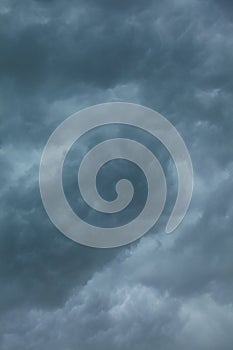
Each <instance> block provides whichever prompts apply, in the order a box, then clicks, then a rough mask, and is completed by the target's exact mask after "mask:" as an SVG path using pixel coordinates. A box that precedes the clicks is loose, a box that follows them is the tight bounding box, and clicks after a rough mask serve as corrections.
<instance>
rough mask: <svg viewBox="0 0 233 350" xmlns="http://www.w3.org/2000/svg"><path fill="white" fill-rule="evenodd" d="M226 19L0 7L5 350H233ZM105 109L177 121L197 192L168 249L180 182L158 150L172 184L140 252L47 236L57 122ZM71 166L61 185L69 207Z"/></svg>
mask: <svg viewBox="0 0 233 350" xmlns="http://www.w3.org/2000/svg"><path fill="white" fill-rule="evenodd" d="M232 18H233V7H232V2H231V1H216V0H208V1H201V0H186V1H185V0H172V1H150V0H148V1H147V0H144V1H141V0H140V1H139V0H138V1H132V0H126V1H123V0H118V1H116V0H111V1H107V0H100V1H97V0H96V1H94V0H87V1H84V0H83V1H81V0H80V1H69V2H67V1H64V0H58V1H52V0H51V1H48V0H47V1H46V0H43V1H42V0H37V1H33V0H32V1H29V0H26V1H23V2H19V1H16V0H2V1H1V4H0V48H1V55H0V75H1V80H0V90H1V92H0V105H1V109H0V111H1V112H0V113H1V125H0V164H1V172H0V183H1V190H0V197H1V203H2V209H1V212H0V222H1V231H0V287H1V289H0V290H1V293H0V348H1V349H2V350H16V349H17V350H18V349H25V350H32V349H33V350H40V349H42V348H44V349H46V350H53V349H58V350H60V349H61V350H76V349H80V350H84V349H85V350H86V349H87V350H98V349H113V350H117V349H120V348H123V347H124V348H125V349H138V350H142V349H145V350H152V349H155V348H156V349H161V350H170V349H175V350H176V349H186V348H190V349H193V350H196V349H198V350H199V349H200V350H202V349H203V350H206V349H213V350H215V349H216V350H218V349H223V350H232V348H233V334H232V327H233V307H232V305H233V299H232V295H233V278H232V276H233V259H232V247H233V234H232V218H233V198H232V191H233V180H232V172H233V162H232V148H233V141H232V140H233V138H232V134H233V123H232V113H233V107H232V98H233V76H232V72H233V51H232V45H233V37H232V30H233V21H232ZM107 101H108V102H109V101H128V102H136V103H140V104H143V105H146V106H148V107H152V108H154V109H156V110H157V111H159V112H160V113H162V114H163V115H165V116H166V117H167V118H168V119H169V120H170V121H172V122H173V124H174V125H175V126H176V127H177V129H178V130H179V132H180V133H181V135H182V136H183V138H184V140H185V142H186V144H187V146H188V148H189V151H190V154H191V157H192V160H193V165H194V173H195V188H194V194H193V201H192V203H191V207H190V210H189V212H188V215H187V216H186V218H185V220H184V222H183V223H182V224H181V226H180V227H179V228H178V229H177V230H176V231H175V232H174V233H173V234H172V235H170V236H166V235H165V233H164V227H165V223H166V220H167V216H168V215H169V210H170V207H171V206H172V203H173V201H174V196H175V189H176V183H175V181H173V180H174V176H173V170H174V169H173V165H171V163H170V162H169V161H168V159H167V156H168V155H167V154H164V151H163V150H160V146H161V145H159V144H157V143H156V144H155V145H154V146H153V145H151V147H154V150H155V151H157V153H158V154H159V156H160V158H161V160H162V162H163V165H164V167H165V171H166V173H169V172H171V173H172V175H171V176H170V177H169V184H170V185H169V189H170V190H171V191H170V192H171V194H170V197H169V199H168V202H167V206H166V210H165V212H164V213H163V217H162V218H161V220H160V221H159V222H158V224H157V225H156V227H155V228H154V229H153V230H152V231H151V232H150V233H149V234H147V235H145V236H144V237H143V238H142V239H141V240H139V241H137V242H136V243H134V244H131V245H128V246H126V247H122V248H118V249H110V250H102V249H100V250H97V249H92V248H87V247H84V246H81V245H79V244H77V243H74V242H72V241H70V240H68V239H67V238H66V237H64V236H63V235H61V234H60V233H59V232H58V231H57V230H56V228H55V227H54V226H53V225H52V224H51V223H50V221H49V219H48V217H47V215H46V213H45V211H44V209H43V206H42V203H41V199H40V195H39V186H38V169H39V162H40V156H41V152H42V149H43V146H44V144H45V142H46V141H47V139H48V137H49V135H50V134H51V132H52V131H53V130H54V128H55V127H56V126H57V125H58V124H59V123H60V122H61V121H62V120H64V119H65V118H66V117H67V116H68V115H70V114H71V113H74V112H76V111H78V110H80V109H81V108H83V107H88V106H90V105H93V104H95V103H101V102H107ZM128 131H129V130H128ZM117 132H118V133H126V131H125V130H122V129H119V130H118V131H117ZM100 134H101V133H100ZM100 134H99V133H98V131H97V132H96V133H95V134H94V135H90V137H89V139H86V141H83V142H82V143H81V145H80V147H79V151H80V150H81V153H79V156H80V154H81V155H83V154H85V152H86V150H87V149H88V147H89V145H90V144H91V143H93V142H98V141H99V140H100ZM104 135H105V136H104V137H106V135H108V136H109V134H108V132H106V134H104ZM137 136H138V137H139V138H140V137H141V138H142V141H143V142H144V143H147V145H148V146H150V143H151V140H150V139H149V138H146V136H145V135H144V136H140V134H139V135H137ZM75 151H77V148H76V149H74V154H75ZM74 163H75V161H74V158H72V157H70V159H68V161H67V166H68V169H70V171H71V172H72V171H73V173H69V172H67V176H66V177H65V179H66V180H67V181H68V182H67V184H66V188H67V194H68V195H70V196H71V197H70V202H72V203H75V192H74V191H73V186H76V185H75V183H74V176H75V174H76V173H75V164H74ZM118 168H119V165H117V164H115V167H114V165H113V173H114V174H116V177H117V176H120V175H121V172H120V171H119V172H118V173H117V171H118V170H119V169H118ZM72 169H73V170H72ZM127 171H128V174H129V176H130V174H131V175H132V173H133V176H134V177H135V178H134V181H135V182H137V180H138V177H137V176H139V175H137V174H136V172H135V171H132V168H130V167H129V168H128V169H127ZM100 175H101V174H100ZM105 176H106V175H105V173H104V171H103V173H102V177H103V178H104V177H105ZM99 181H100V182H101V178H100V179H99ZM140 181H141V180H140ZM104 183H105V181H104V182H103V184H104ZM110 185H111V183H107V189H104V186H103V188H102V191H103V194H104V195H106V196H108V195H109V198H111V196H112V188H110V187H111V186H110ZM140 186H141V189H143V181H142V184H141V182H140V183H139V185H138V190H140ZM108 189H109V192H108ZM137 198H139V199H140V198H141V200H142V199H143V195H142V196H141V197H140V196H138V197H137ZM79 205H80V203H79ZM139 207H140V205H139ZM137 208H138V207H137V206H136V207H135V208H134V209H135V212H136V211H137V210H138V209H137ZM77 209H78V208H77ZM81 209H82V211H83V215H84V216H85V215H86V216H87V217H88V216H89V219H90V220H91V219H93V218H92V213H90V212H88V211H87V210H86V209H85V208H83V207H82V208H81ZM131 214H132V213H129V217H131V216H130V215H131ZM97 219H98V218H97Z"/></svg>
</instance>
